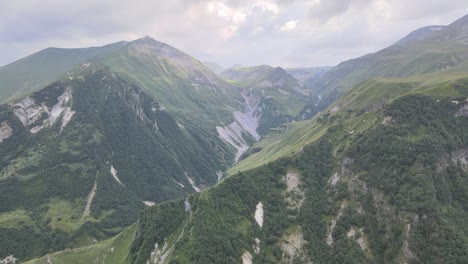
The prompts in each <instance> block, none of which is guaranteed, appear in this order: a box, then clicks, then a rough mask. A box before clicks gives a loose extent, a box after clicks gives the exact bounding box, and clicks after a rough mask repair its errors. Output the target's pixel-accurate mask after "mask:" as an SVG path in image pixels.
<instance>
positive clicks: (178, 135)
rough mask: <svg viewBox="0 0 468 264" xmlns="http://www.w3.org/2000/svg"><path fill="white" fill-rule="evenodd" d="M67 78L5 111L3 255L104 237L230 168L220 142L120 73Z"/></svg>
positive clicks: (96, 71) (91, 70)
mask: <svg viewBox="0 0 468 264" xmlns="http://www.w3.org/2000/svg"><path fill="white" fill-rule="evenodd" d="M69 77H70V78H67V79H63V80H60V81H58V82H55V83H53V84H52V85H50V86H48V87H46V88H44V89H42V90H40V91H38V92H35V93H33V94H31V95H30V96H27V97H25V98H23V99H19V100H18V101H14V102H12V103H11V104H6V105H3V106H2V108H1V109H0V124H1V126H2V129H1V130H2V136H1V137H0V138H1V139H2V141H1V143H0V144H1V148H0V152H1V159H0V162H1V164H2V165H1V166H0V167H1V168H2V169H1V171H0V175H1V176H0V179H1V183H2V184H1V185H0V189H1V191H0V196H1V202H0V212H1V213H0V215H1V216H0V218H2V219H8V220H7V222H8V223H10V224H7V225H2V226H1V227H0V233H1V236H2V238H3V241H4V242H5V243H6V241H8V243H7V244H3V242H2V246H1V247H0V250H1V251H0V255H2V256H3V255H6V254H13V255H15V256H16V257H21V258H23V259H24V258H28V257H32V256H37V255H40V254H44V253H45V252H47V251H48V250H49V247H51V245H54V246H52V248H53V249H54V250H60V249H64V248H65V247H76V246H77V245H86V244H89V243H90V241H93V240H94V239H98V240H99V239H102V238H106V237H108V236H109V235H111V234H115V232H116V231H119V229H120V230H121V228H123V227H125V226H127V225H129V224H131V223H133V222H134V221H135V220H136V217H137V214H138V212H139V210H141V209H143V208H144V207H145V204H147V205H151V204H154V203H160V202H163V201H166V200H171V199H175V198H180V197H184V196H185V195H186V194H187V193H191V192H196V191H200V189H203V188H206V187H207V186H210V185H213V184H215V183H216V182H217V181H218V177H219V176H220V173H222V172H223V171H224V170H225V168H226V166H227V164H226V161H225V160H224V156H228V154H229V151H227V150H226V149H225V148H226V147H225V146H224V143H223V142H222V140H221V139H219V138H217V137H216V136H213V137H208V135H206V134H204V131H203V130H201V129H198V130H197V129H196V128H194V127H190V126H189V125H187V126H186V127H184V126H182V125H180V124H179V123H178V121H177V120H176V118H175V117H174V116H173V115H172V114H171V113H169V112H168V111H166V110H165V108H164V107H163V106H162V104H160V103H159V102H158V101H157V100H156V99H155V98H154V97H152V96H150V95H149V94H148V93H147V92H146V91H145V90H144V89H143V88H141V87H138V86H135V85H133V84H131V83H128V82H127V81H125V80H124V79H123V78H121V77H119V75H118V74H117V73H115V72H112V71H110V70H108V69H106V68H105V67H97V66H96V67H94V66H89V67H88V68H86V70H84V71H81V72H79V73H77V74H76V75H72V76H69ZM213 133H214V132H213ZM223 149H224V150H223ZM2 223H3V222H2ZM50 233H53V234H54V235H53V236H51V235H50ZM18 234H23V235H21V236H19V235H18ZM28 234H31V235H28ZM25 237H27V239H25ZM41 241H43V242H46V243H43V242H41Z"/></svg>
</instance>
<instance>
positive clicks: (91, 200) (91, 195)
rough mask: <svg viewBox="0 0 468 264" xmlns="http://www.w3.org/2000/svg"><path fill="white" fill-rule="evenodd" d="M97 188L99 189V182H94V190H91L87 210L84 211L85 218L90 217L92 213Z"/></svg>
mask: <svg viewBox="0 0 468 264" xmlns="http://www.w3.org/2000/svg"><path fill="white" fill-rule="evenodd" d="M96 188H97V182H96V181H94V185H93V188H92V189H91V192H90V193H89V195H88V200H87V201H86V207H85V209H84V211H83V218H85V217H86V216H88V215H89V213H90V212H91V204H92V202H93V199H94V195H95V194H96Z"/></svg>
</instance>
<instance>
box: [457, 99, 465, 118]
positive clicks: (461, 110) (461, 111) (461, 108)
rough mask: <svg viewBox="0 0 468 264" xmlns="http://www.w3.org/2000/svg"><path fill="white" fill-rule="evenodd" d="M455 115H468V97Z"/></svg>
mask: <svg viewBox="0 0 468 264" xmlns="http://www.w3.org/2000/svg"><path fill="white" fill-rule="evenodd" d="M455 116H457V117H458V116H468V98H467V99H466V101H465V103H464V104H463V105H462V106H461V107H460V109H458V111H457V112H456V113H455Z"/></svg>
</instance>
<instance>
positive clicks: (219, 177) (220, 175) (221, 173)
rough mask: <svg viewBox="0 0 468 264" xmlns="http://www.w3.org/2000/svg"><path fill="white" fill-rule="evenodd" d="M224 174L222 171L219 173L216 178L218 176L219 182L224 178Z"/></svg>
mask: <svg viewBox="0 0 468 264" xmlns="http://www.w3.org/2000/svg"><path fill="white" fill-rule="evenodd" d="M223 175H224V173H223V172H222V171H217V172H216V176H218V182H219V181H220V180H221V179H222V178H223Z"/></svg>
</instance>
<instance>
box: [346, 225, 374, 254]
mask: <svg viewBox="0 0 468 264" xmlns="http://www.w3.org/2000/svg"><path fill="white" fill-rule="evenodd" d="M358 232H359V233H358ZM357 234H359V236H357ZM346 236H347V237H349V238H351V239H354V241H356V243H358V245H359V246H360V247H361V249H362V250H363V251H365V250H367V249H368V248H369V245H368V244H367V240H366V239H365V234H364V228H362V227H361V228H360V229H359V230H357V231H356V229H355V228H354V227H353V226H352V227H351V229H349V231H348V233H347V234H346Z"/></svg>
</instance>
